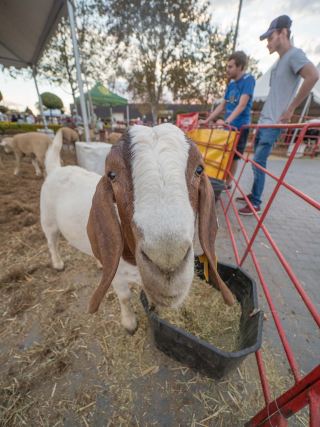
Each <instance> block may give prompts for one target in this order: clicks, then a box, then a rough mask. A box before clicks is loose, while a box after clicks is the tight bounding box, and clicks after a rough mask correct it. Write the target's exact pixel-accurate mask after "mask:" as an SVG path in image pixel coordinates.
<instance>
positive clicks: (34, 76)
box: [32, 67, 48, 130]
mask: <svg viewBox="0 0 320 427" xmlns="http://www.w3.org/2000/svg"><path fill="white" fill-rule="evenodd" d="M36 75H37V68H36V67H33V69H32V77H33V80H34V84H35V87H36V91H37V95H38V99H39V107H40V113H41V116H42V120H43V124H44V127H45V130H48V125H47V120H46V118H45V115H44V111H43V104H42V99H41V96H40V93H39V88H38V82H37V78H36Z"/></svg>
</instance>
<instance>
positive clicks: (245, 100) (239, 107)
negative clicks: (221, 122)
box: [225, 95, 250, 123]
mask: <svg viewBox="0 0 320 427" xmlns="http://www.w3.org/2000/svg"><path fill="white" fill-rule="evenodd" d="M249 99H250V96H249V95H241V96H240V100H239V104H238V105H237V107H236V108H235V109H234V110H233V111H232V113H231V114H230V116H229V117H227V118H226V120H225V122H228V123H231V122H232V121H233V120H234V119H236V118H237V117H238V116H239V114H241V113H242V111H243V110H244V109H245V108H246V106H247V104H248V102H249Z"/></svg>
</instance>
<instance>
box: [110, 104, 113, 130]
mask: <svg viewBox="0 0 320 427" xmlns="http://www.w3.org/2000/svg"><path fill="white" fill-rule="evenodd" d="M110 123H111V130H112V131H113V119H112V107H110Z"/></svg>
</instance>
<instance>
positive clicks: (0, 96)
mask: <svg viewBox="0 0 320 427" xmlns="http://www.w3.org/2000/svg"><path fill="white" fill-rule="evenodd" d="M2 100H3V96H2V93H1V91H0V102H1V101H2Z"/></svg>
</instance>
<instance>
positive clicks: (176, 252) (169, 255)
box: [142, 236, 192, 271]
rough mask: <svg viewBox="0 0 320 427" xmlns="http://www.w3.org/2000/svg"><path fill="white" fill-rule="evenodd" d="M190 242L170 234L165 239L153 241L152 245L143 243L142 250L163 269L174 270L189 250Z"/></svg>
mask: <svg viewBox="0 0 320 427" xmlns="http://www.w3.org/2000/svg"><path fill="white" fill-rule="evenodd" d="M191 245H192V242H191V241H190V240H189V239H187V238H183V239H181V238H180V239H179V238H177V237H173V236H170V238H167V239H164V238H162V239H160V240H158V241H154V242H153V244H152V245H144V246H143V248H142V250H143V253H144V254H145V255H146V256H147V258H148V259H149V260H150V261H151V262H152V263H154V264H155V265H157V266H158V267H159V268H160V269H161V270H163V271H174V270H175V269H176V268H177V267H179V265H180V264H181V263H182V261H183V260H184V259H185V257H186V256H187V254H188V251H189V250H190V248H191Z"/></svg>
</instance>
